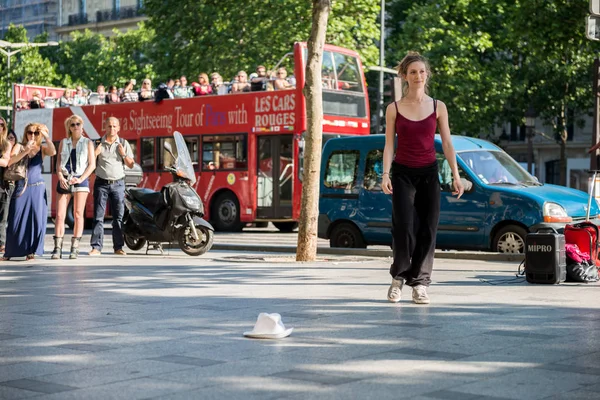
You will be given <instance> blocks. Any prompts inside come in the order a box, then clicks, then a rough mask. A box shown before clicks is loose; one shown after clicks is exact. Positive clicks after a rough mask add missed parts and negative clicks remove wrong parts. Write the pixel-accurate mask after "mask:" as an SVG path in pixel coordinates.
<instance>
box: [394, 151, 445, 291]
mask: <svg viewBox="0 0 600 400" xmlns="http://www.w3.org/2000/svg"><path fill="white" fill-rule="evenodd" d="M392 188H393V195H392V250H393V255H394V260H393V263H392V265H391V267H390V274H391V275H392V278H394V279H400V278H403V279H404V280H405V282H406V284H407V285H409V286H416V285H424V286H429V284H430V283H431V271H432V269H433V257H434V254H435V236H436V234H437V226H438V222H439V218H440V182H439V177H438V166H437V162H436V163H435V164H432V165H430V166H428V167H423V168H409V167H406V166H403V165H400V164H397V163H393V164H392Z"/></svg>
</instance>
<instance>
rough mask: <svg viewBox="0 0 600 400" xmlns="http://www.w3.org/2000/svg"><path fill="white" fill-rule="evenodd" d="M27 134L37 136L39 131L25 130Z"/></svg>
mask: <svg viewBox="0 0 600 400" xmlns="http://www.w3.org/2000/svg"><path fill="white" fill-rule="evenodd" d="M27 134H28V135H35V136H39V135H40V131H27Z"/></svg>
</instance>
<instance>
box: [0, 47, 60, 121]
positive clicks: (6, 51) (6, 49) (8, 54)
mask: <svg viewBox="0 0 600 400" xmlns="http://www.w3.org/2000/svg"><path fill="white" fill-rule="evenodd" d="M47 46H58V42H45V43H12V42H7V41H5V40H0V53H2V54H4V55H5V56H6V58H7V62H6V66H7V68H8V69H7V71H8V72H7V74H6V76H7V79H8V99H9V101H10V102H11V105H9V106H8V107H7V108H6V110H7V111H8V115H9V116H10V110H11V106H12V84H11V82H10V58H11V57H12V56H14V55H15V54H17V53H20V52H21V51H22V50H23V49H24V48H26V47H47ZM12 49H15V50H12Z"/></svg>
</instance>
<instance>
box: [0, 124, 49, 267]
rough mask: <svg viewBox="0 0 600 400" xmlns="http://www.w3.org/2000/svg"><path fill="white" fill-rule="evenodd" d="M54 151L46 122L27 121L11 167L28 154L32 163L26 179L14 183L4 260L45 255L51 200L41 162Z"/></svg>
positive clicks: (29, 162) (13, 153) (11, 159)
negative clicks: (48, 195)
mask: <svg viewBox="0 0 600 400" xmlns="http://www.w3.org/2000/svg"><path fill="white" fill-rule="evenodd" d="M44 142H45V143H44ZM55 154H56V148H55V147H54V143H52V140H50V137H49V135H48V127H47V126H46V125H44V124H36V123H31V124H28V125H27V126H26V127H25V133H24V134H23V140H22V141H21V144H17V145H15V146H14V149H13V152H12V157H11V158H10V161H9V163H8V164H9V166H10V165H12V164H14V163H16V162H18V161H20V160H21V159H23V158H25V157H27V158H28V164H29V165H28V168H27V180H19V181H16V182H15V190H14V193H13V196H12V199H11V202H10V207H9V214H8V224H7V227H6V249H5V252H4V258H3V259H4V260H9V259H10V258H12V257H26V258H27V260H33V259H34V258H35V256H36V255H38V256H42V255H43V254H44V236H45V235H46V222H47V219H48V201H47V198H46V185H45V184H44V178H43V177H42V162H43V159H44V157H45V156H50V157H52V156H54V155H55Z"/></svg>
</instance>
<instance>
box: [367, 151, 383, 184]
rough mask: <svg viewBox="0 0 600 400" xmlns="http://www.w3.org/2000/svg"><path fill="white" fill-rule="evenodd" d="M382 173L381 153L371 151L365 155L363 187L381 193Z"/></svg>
mask: <svg viewBox="0 0 600 400" xmlns="http://www.w3.org/2000/svg"><path fill="white" fill-rule="evenodd" d="M382 172H383V151H381V150H371V151H370V152H369V154H367V164H366V166H365V179H364V187H365V189H367V190H371V191H381V174H382Z"/></svg>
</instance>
